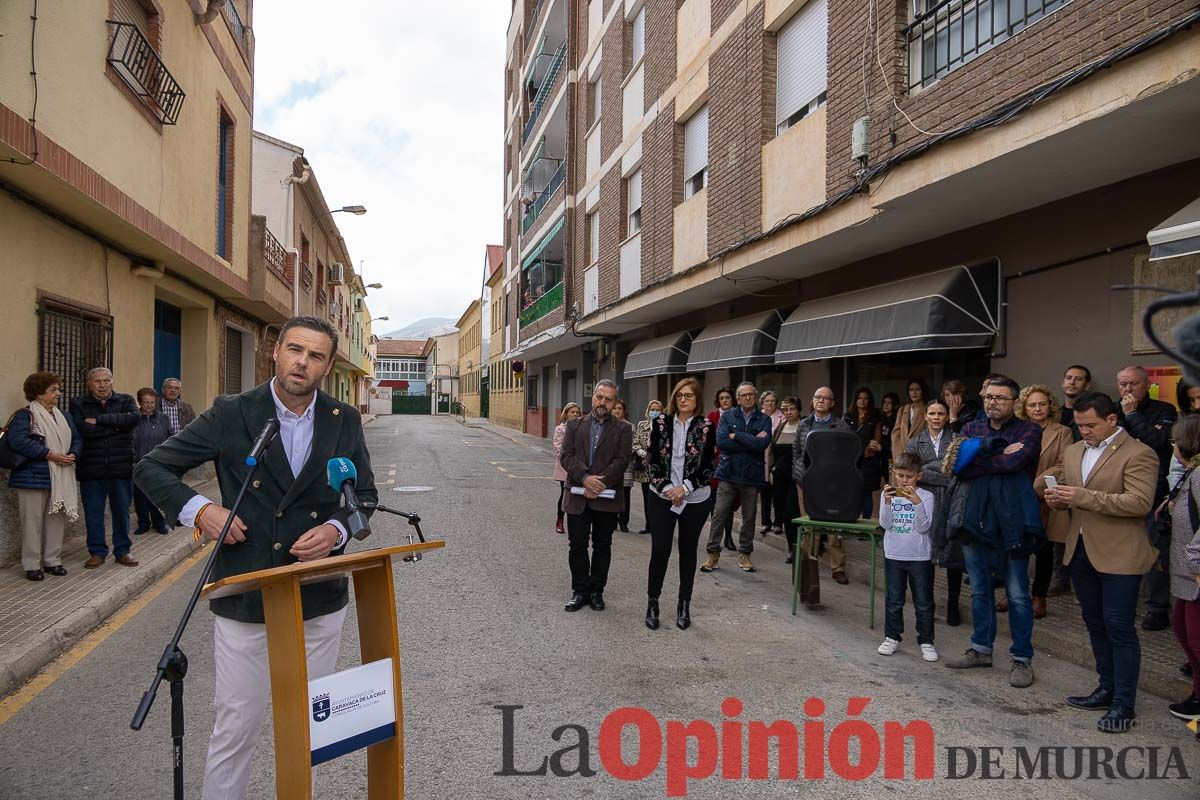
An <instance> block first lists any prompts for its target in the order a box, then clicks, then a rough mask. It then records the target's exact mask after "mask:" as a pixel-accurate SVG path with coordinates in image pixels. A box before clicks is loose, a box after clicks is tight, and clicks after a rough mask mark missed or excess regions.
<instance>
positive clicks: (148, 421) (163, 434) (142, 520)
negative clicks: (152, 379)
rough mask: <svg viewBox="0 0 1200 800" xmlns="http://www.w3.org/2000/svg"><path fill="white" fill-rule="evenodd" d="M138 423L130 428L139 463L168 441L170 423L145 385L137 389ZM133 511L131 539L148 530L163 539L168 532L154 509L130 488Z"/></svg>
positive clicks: (161, 516) (137, 491)
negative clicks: (161, 535)
mask: <svg viewBox="0 0 1200 800" xmlns="http://www.w3.org/2000/svg"><path fill="white" fill-rule="evenodd" d="M137 401H138V412H139V413H138V424H137V427H136V428H134V429H133V453H134V456H136V458H137V460H138V461H141V460H142V459H143V458H144V457H145V456H146V454H147V453H149V452H150V451H151V450H153V449H154V448H156V447H158V446H159V445H160V444H162V443H163V442H165V441H166V440H167V439H169V438H171V423H170V421H169V420H168V419H167V415H166V414H164V413H162V412H161V411H159V410H158V394H157V393H156V392H155V391H154V390H153V389H151V388H150V387H149V386H146V387H144V388H141V389H138V393H137ZM133 508H134V510H135V511H137V527H136V528H134V529H133V535H134V536H140V535H141V534H143V533H146V532H147V531H149V530H150V528H151V527H153V528H154V530H156V531H157V532H159V533H161V534H163V535H164V536H165V535H166V534H168V533H170V532H171V529H170V528H168V527H167V521H166V519H165V518H164V517H163V513H162V512H161V511H159V510H158V506H156V505H154V503H152V502H150V498H149V497H147V496H146V493H145V492H143V491H142V490H141V489H139V488H137V487H136V486H134V487H133Z"/></svg>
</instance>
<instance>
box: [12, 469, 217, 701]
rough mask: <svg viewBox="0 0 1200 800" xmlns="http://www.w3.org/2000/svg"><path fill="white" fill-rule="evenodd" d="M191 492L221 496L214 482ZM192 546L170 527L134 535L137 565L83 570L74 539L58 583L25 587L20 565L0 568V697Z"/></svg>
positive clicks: (50, 579)
mask: <svg viewBox="0 0 1200 800" xmlns="http://www.w3.org/2000/svg"><path fill="white" fill-rule="evenodd" d="M195 488H196V490H197V491H199V492H201V493H202V494H208V495H209V496H213V497H215V496H217V495H218V494H220V491H219V489H218V488H217V482H216V480H207V481H204V482H203V483H199V484H196V487H195ZM198 547H199V545H197V544H196V543H195V542H193V541H192V531H191V529H190V528H176V529H175V530H173V531H172V532H171V533H170V534H168V535H167V536H160V535H158V534H157V533H153V532H151V533H146V534H143V535H141V536H135V537H133V553H132V555H133V557H134V558H136V559H137V560H138V562H139V563H138V566H136V567H123V566H121V565H119V564H117V563H115V562H114V561H113V560H112V557H111V555H110V557H109V559H108V561H106V562H105V564H104V566H102V567H99V568H98V569H84V568H83V562H84V561H85V560H87V543H86V541H85V540H84V538H83V537H77V538H74V539H71V540H69V541H68V542H67V543H66V545H65V546H64V547H63V566H65V567H66V568H67V572H68V574H67V576H66V577H64V578H56V577H54V576H52V575H47V576H46V579H45V580H43V581H41V582H36V583H35V582H31V581H29V580H27V579H26V578H25V571H24V570H23V569H22V568H21V565H20V564H19V563H18V564H15V565H13V566H10V567H8V568H6V569H4V570H0V697H3V696H4V695H7V694H8V693H9V692H11V691H13V690H14V689H16V688H17V687H19V686H20V685H21V684H23V683H24V682H25V681H27V680H29V679H30V678H31V677H33V676H34V675H36V674H37V673H38V672H39V671H40V670H41V669H42V668H43V667H45V666H46V665H47V664H49V663H50V662H51V661H53V660H54V659H56V658H58V657H59V656H60V655H62V654H63V653H65V652H67V650H69V649H70V648H71V647H72V646H73V645H74V644H75V643H76V642H78V641H79V639H80V638H82V637H83V636H85V635H87V634H88V633H90V632H91V631H92V630H93V629H95V628H96V627H98V626H99V625H101V624H102V623H103V622H104V621H105V620H107V619H108V618H109V617H110V616H112V615H113V614H115V613H116V612H117V611H119V610H120V609H121V608H122V607H123V606H124V605H125V604H126V603H128V602H129V601H130V600H132V599H133V598H134V597H136V596H137V595H138V594H140V593H141V592H142V591H144V590H145V589H147V588H149V587H150V586H152V585H153V584H154V583H155V582H156V581H158V580H159V579H161V578H162V577H163V576H164V575H166V574H167V573H168V572H170V571H171V569H173V568H174V567H175V565H176V564H178V563H179V562H180V561H182V560H183V559H184V558H186V557H187V556H188V555H189V554H190V553H192V552H193V551H194V550H196V549H197V548H198Z"/></svg>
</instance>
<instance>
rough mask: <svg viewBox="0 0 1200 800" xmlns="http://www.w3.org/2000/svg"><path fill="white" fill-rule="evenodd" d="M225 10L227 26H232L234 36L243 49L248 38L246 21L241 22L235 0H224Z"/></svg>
mask: <svg viewBox="0 0 1200 800" xmlns="http://www.w3.org/2000/svg"><path fill="white" fill-rule="evenodd" d="M225 11H226V12H227V13H228V15H229V27H231V28H233V35H234V37H235V38H237V40H238V44H240V45H241V46H242V48H243V49H245V48H246V46H247V44H248V43H249V41H250V38H249V36H248V35H247V30H246V23H244V22H242V15H241V14H239V13H238V9H237V3H236V2H235V0H225Z"/></svg>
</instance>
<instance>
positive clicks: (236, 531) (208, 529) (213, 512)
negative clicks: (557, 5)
mask: <svg viewBox="0 0 1200 800" xmlns="http://www.w3.org/2000/svg"><path fill="white" fill-rule="evenodd" d="M227 519H229V509H227V508H224V507H222V506H219V505H217V504H216V503H212V504H211V505H209V506H207V507H205V509H204V511H203V512H201V514H200V522H199V525H198V527H199V528H200V530H201V532H203V534H204V535H205V536H206V537H207V538H209V539H212V540H213V541H214V542H215V541H216V540H217V537H218V536H220V535H221V528H223V527H225V520H227ZM244 541H246V523H244V522H242V518H241V517H234V518H233V524H232V525H230V526H229V533H227V534H225V544H237V543H238V542H244Z"/></svg>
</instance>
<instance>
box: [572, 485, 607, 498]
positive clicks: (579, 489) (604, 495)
mask: <svg viewBox="0 0 1200 800" xmlns="http://www.w3.org/2000/svg"><path fill="white" fill-rule="evenodd" d="M583 492H584V489H583V487H582V486H572V487H571V494H583ZM596 496H597V497H599V498H601V499H602V500H615V499H616V497H617V490H616V489H605V490H604V491H602V492H600V494H598V495H596Z"/></svg>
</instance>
